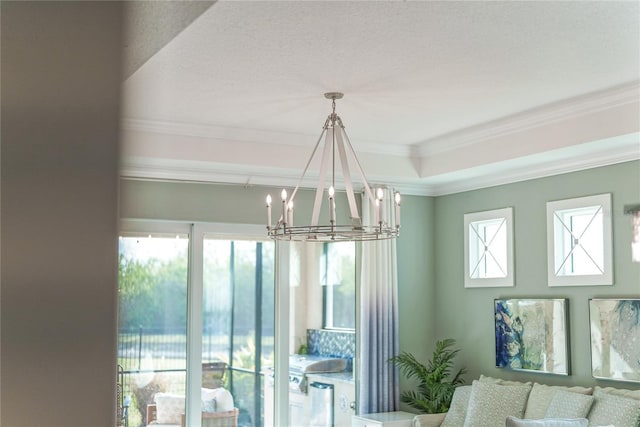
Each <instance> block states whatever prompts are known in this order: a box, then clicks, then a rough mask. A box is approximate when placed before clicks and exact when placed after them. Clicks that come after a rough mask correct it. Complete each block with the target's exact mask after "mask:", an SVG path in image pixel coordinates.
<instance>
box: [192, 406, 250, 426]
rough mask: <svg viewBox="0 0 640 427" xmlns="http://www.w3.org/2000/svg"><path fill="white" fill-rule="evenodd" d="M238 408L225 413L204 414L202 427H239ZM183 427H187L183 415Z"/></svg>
mask: <svg viewBox="0 0 640 427" xmlns="http://www.w3.org/2000/svg"><path fill="white" fill-rule="evenodd" d="M239 412H240V411H239V410H238V408H233V409H232V410H230V411H225V412H203V413H202V427H238V413H239ZM180 426H181V427H185V426H186V425H185V416H184V415H182V421H181V423H180Z"/></svg>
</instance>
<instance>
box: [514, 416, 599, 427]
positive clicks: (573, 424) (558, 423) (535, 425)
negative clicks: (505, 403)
mask: <svg viewBox="0 0 640 427" xmlns="http://www.w3.org/2000/svg"><path fill="white" fill-rule="evenodd" d="M587 426H588V421H587V419H586V418H575V419H567V418H547V419H543V420H521V419H519V418H515V417H507V423H506V427H587Z"/></svg>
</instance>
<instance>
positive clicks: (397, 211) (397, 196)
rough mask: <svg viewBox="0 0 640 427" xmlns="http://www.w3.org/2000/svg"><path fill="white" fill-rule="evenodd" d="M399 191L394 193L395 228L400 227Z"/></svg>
mask: <svg viewBox="0 0 640 427" xmlns="http://www.w3.org/2000/svg"><path fill="white" fill-rule="evenodd" d="M400 199H401V197H400V193H396V228H400Z"/></svg>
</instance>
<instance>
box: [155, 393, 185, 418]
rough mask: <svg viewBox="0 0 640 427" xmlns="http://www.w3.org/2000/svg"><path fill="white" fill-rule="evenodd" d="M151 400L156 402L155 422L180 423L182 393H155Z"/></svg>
mask: <svg viewBox="0 0 640 427" xmlns="http://www.w3.org/2000/svg"><path fill="white" fill-rule="evenodd" d="M153 400H154V401H155V402H156V423H157V424H180V421H181V418H182V414H184V404H185V399H184V396H183V395H180V394H171V393H156V394H155V396H154V397H153Z"/></svg>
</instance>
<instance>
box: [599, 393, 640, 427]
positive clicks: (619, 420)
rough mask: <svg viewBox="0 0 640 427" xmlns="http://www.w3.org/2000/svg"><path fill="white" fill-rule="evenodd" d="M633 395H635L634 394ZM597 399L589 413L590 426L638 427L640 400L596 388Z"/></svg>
mask: <svg viewBox="0 0 640 427" xmlns="http://www.w3.org/2000/svg"><path fill="white" fill-rule="evenodd" d="M632 395H633V394H632ZM593 397H594V398H595V400H594V403H593V407H592V408H591V412H590V413H589V426H606V425H611V424H613V425H615V426H616V427H637V426H638V422H639V420H640V400H638V399H634V398H632V397H625V396H621V395H619V394H613V393H607V392H605V391H604V390H603V389H601V388H598V387H596V390H595V391H594V393H593Z"/></svg>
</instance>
